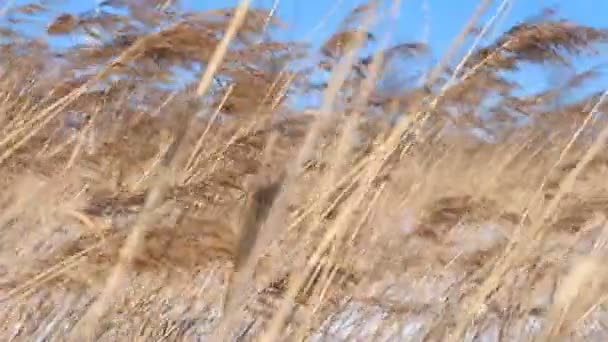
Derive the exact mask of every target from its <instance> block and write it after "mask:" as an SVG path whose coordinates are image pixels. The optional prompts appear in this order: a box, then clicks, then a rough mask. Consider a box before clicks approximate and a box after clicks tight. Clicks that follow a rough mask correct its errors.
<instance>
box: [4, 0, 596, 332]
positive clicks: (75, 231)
mask: <svg viewBox="0 0 608 342" xmlns="http://www.w3.org/2000/svg"><path fill="white" fill-rule="evenodd" d="M151 5H154V6H156V7H154V6H150V7H145V6H134V5H133V4H132V2H130V1H116V2H112V3H108V4H106V6H117V7H120V8H122V9H125V8H126V9H127V10H128V11H129V15H127V16H123V15H118V14H113V13H112V12H100V13H97V14H91V13H85V14H82V15H77V14H65V13H64V14H61V15H60V16H58V17H56V19H55V20H54V21H53V22H52V23H51V24H50V25H49V26H48V27H47V31H48V33H49V34H51V35H86V36H88V37H89V39H94V40H97V41H98V43H97V44H93V45H89V46H76V47H72V48H68V49H66V50H64V51H62V52H61V53H59V54H58V53H56V52H53V51H51V48H50V47H49V46H48V45H46V44H45V43H44V42H43V41H41V40H40V39H36V38H31V37H21V36H20V33H19V32H17V31H14V30H13V31H11V30H6V32H5V33H3V34H4V35H5V36H7V37H12V38H11V40H9V41H8V42H4V41H3V42H2V46H1V47H2V50H1V54H2V56H3V58H4V59H3V60H4V62H3V64H0V66H1V67H2V69H0V71H1V72H2V74H1V75H2V79H1V84H2V87H1V88H0V114H1V117H0V122H2V124H3V126H2V127H3V128H2V135H0V152H1V154H0V161H1V163H2V164H1V165H0V168H1V170H2V175H3V176H4V177H3V181H2V183H3V184H2V185H3V188H4V189H5V191H3V193H2V195H1V198H0V200H1V201H2V208H3V210H2V213H1V215H0V223H1V224H2V235H1V237H0V246H1V248H0V288H1V289H2V290H1V291H0V301H1V302H2V307H3V311H2V313H1V315H2V322H3V325H2V333H1V335H2V336H5V337H6V338H8V339H15V340H27V339H31V338H37V339H52V340H62V339H65V338H68V337H69V338H74V339H76V340H79V339H82V338H85V339H93V338H94V339H101V340H116V339H146V340H148V339H158V340H163V339H169V340H181V339H186V340H191V339H210V340H227V339H229V338H230V337H231V338H237V337H238V338H239V339H247V340H249V339H256V340H263V341H270V340H285V339H287V340H293V339H310V340H335V339H339V340H351V339H379V340H387V339H388V340H400V339H414V340H425V339H426V340H449V339H452V340H461V339H462V338H464V337H465V336H466V337H467V338H468V339H474V338H475V337H478V338H482V337H483V338H487V339H489V340H500V339H501V338H502V339H507V340H511V339H514V340H522V339H524V340H527V339H531V340H532V339H540V340H549V339H552V338H557V337H569V338H573V339H582V338H588V339H598V340H602V339H604V338H605V336H604V335H605V328H604V321H605V319H606V318H605V317H604V316H605V310H604V309H603V301H604V297H605V293H606V289H607V287H606V285H607V284H606V279H607V278H606V276H605V274H604V270H603V268H602V267H601V263H600V260H602V258H603V257H605V255H604V253H605V243H604V240H605V239H606V233H607V231H606V228H605V227H606V216H607V215H608V202H607V201H608V189H606V188H605V186H604V183H605V182H604V179H605V176H606V174H605V173H606V170H607V166H608V165H607V161H606V160H605V157H604V156H603V155H602V153H600V152H601V148H602V147H603V146H605V143H606V141H605V140H606V138H607V137H606V131H605V130H604V129H603V127H602V125H601V124H602V123H603V120H602V118H601V115H599V113H601V112H602V110H603V109H604V108H605V104H604V103H603V100H604V99H603V97H604V96H602V94H601V93H599V94H592V95H591V96H589V97H587V98H585V99H583V100H580V101H578V102H574V103H568V104H565V105H564V106H562V107H559V108H555V106H554V105H553V100H554V99H555V98H558V97H559V96H561V94H562V93H563V92H564V91H565V90H568V89H571V88H575V87H576V86H577V85H580V84H581V83H582V82H583V81H585V80H586V79H590V78H593V77H594V76H596V70H595V69H591V70H589V71H587V72H583V73H580V74H576V75H573V76H572V77H571V78H570V79H568V80H567V82H566V83H565V84H566V85H565V86H564V87H563V88H556V89H550V90H548V91H547V92H544V93H542V94H536V95H534V96H516V95H514V94H515V93H514V91H515V90H516V89H517V88H518V87H521V86H522V85H520V84H516V83H515V82H514V81H511V80H507V78H505V77H504V74H505V73H508V72H510V71H513V70H516V69H517V68H519V67H521V66H522V65H523V64H524V63H538V62H546V63H549V62H551V63H558V64H559V63H561V64H568V63H570V62H569V60H568V56H569V55H572V54H578V55H584V54H585V53H587V52H588V51H589V50H590V49H592V48H594V47H596V46H598V44H599V43H602V42H605V41H606V39H607V38H608V34H607V33H606V31H605V30H602V29H597V28H591V27H585V26H580V25H576V24H574V23H571V22H565V21H559V20H555V19H553V18H551V17H550V15H548V17H542V18H537V21H528V22H524V23H522V24H519V25H517V26H515V27H513V28H512V29H511V30H508V31H507V32H506V33H504V34H503V35H502V36H501V37H500V38H499V39H498V40H497V41H496V42H494V43H492V44H489V45H487V46H485V47H479V46H477V47H473V48H472V49H471V51H470V52H471V53H470V54H468V55H467V56H465V58H464V59H463V60H462V61H461V62H460V63H458V64H457V65H442V64H440V65H438V66H437V68H436V69H434V70H433V71H432V72H431V73H430V76H429V77H428V78H427V79H426V83H425V84H424V85H422V86H420V87H416V86H411V85H407V84H406V85H395V83H394V82H392V83H391V79H390V75H391V74H394V73H395V69H394V68H395V66H394V65H393V64H392V63H394V62H395V63H396V62H405V64H406V65H407V62H408V61H410V60H412V59H414V58H422V57H423V56H425V55H427V54H428V53H429V49H428V47H426V46H425V45H424V44H421V43H417V42H405V43H400V44H397V45H395V46H392V47H389V48H386V49H383V48H379V49H377V50H376V51H375V52H374V53H373V54H372V55H367V56H365V55H364V56H359V55H357V54H356V51H357V49H358V47H361V46H362V45H364V44H366V43H369V42H371V41H377V39H376V35H375V34H372V33H371V32H368V29H367V28H368V27H369V26H372V25H373V17H374V16H373V15H371V14H372V13H375V10H376V9H377V8H376V7H375V5H377V4H375V3H374V2H370V3H369V4H367V5H365V6H361V7H358V8H356V9H354V10H353V11H352V12H351V13H350V14H349V15H348V16H347V17H346V18H345V20H344V21H343V23H342V25H341V27H340V28H339V29H338V32H337V33H336V34H335V35H334V36H332V37H330V38H329V39H328V40H327V42H326V43H325V44H324V45H323V47H322V49H321V55H322V58H321V60H320V61H316V62H314V63H313V64H314V66H313V67H304V68H296V67H292V65H291V64H290V63H291V62H298V63H301V62H302V60H303V58H304V57H306V56H307V46H306V45H304V44H300V43H291V42H278V41H276V42H275V41H272V38H271V33H272V30H273V29H277V27H279V26H280V25H281V23H280V22H279V21H278V20H275V18H274V17H271V16H270V15H269V13H268V12H267V11H264V10H246V7H247V2H243V3H241V5H240V7H238V8H237V9H234V10H232V9H230V10H217V11H208V12H203V13H195V14H184V13H179V11H178V8H177V7H175V6H174V5H173V4H172V3H171V2H159V3H154V4H151ZM501 8H502V7H501ZM45 10H47V8H46V7H45V6H41V5H40V4H37V5H36V4H35V5H30V6H25V7H18V8H16V9H15V10H14V12H12V13H11V16H10V17H9V19H8V20H9V23H13V24H14V23H16V22H17V21H18V19H19V20H27V18H28V16H31V15H35V14H37V13H39V12H40V11H45ZM484 10H487V6H486V4H485V2H482V4H481V6H480V9H479V11H478V14H480V13H482V12H483V11H484ZM501 14H502V12H500V10H499V12H498V14H497V16H500V15H501ZM545 14H547V13H545ZM497 16H496V17H497ZM496 17H493V18H494V19H495V18H496ZM475 18H477V17H475V16H474V18H473V19H474V20H472V21H471V22H470V23H469V24H468V25H467V27H465V28H463V32H462V33H461V35H460V38H461V40H463V39H464V38H466V37H467V36H468V35H470V34H471V33H475V34H477V35H482V34H483V32H485V31H487V28H488V26H484V27H483V28H482V29H481V30H475V25H476V23H475ZM477 19H479V18H477ZM494 19H491V21H492V20H494ZM490 23H491V22H490ZM490 23H488V24H487V25H490ZM153 28H159V29H158V30H154V29H153ZM16 37H20V38H22V39H17V38H16ZM269 37H270V38H269ZM461 43H462V41H458V40H457V41H456V42H455V47H456V48H457V47H458V45H460V44H461ZM22 51H30V52H35V54H32V55H31V57H30V58H23V57H21V56H22V55H21V53H22ZM45 58H47V59H50V58H53V59H55V60H56V61H57V70H59V72H56V73H55V75H56V76H55V78H52V77H36V75H35V73H36V72H38V74H39V75H45V72H48V70H47V67H45V65H46V64H48V63H45ZM201 63H202V65H204V66H205V67H204V68H202V71H200V72H198V71H196V68H195V67H193V66H194V65H199V66H200V65H201ZM298 63H296V65H298ZM398 64H399V63H397V65H398ZM172 67H181V68H186V69H188V68H192V70H193V71H194V72H195V74H196V76H197V80H196V81H195V82H192V83H191V84H187V85H186V86H185V87H184V88H183V89H178V91H175V90H171V89H169V90H167V89H166V87H162V85H163V84H164V85H166V84H169V83H171V82H172V81H174V80H175V79H174V78H173V77H174V75H173V74H171V70H172V69H171V68H172ZM57 70H56V71H57ZM32 71H33V72H34V74H32ZM312 71H315V72H317V71H318V72H327V71H329V72H328V73H327V79H326V81H324V82H322V83H321V84H319V83H317V82H316V81H315V82H312V81H311V79H308V78H307V77H306V76H307V75H309V74H310V73H311V72H312ZM406 71H407V70H406ZM39 75H38V76H39ZM57 75H60V76H57ZM393 81H394V80H393ZM387 84H388V85H387ZM319 89H321V90H322V93H323V94H322V95H323V101H322V104H321V106H320V108H319V110H318V111H315V112H309V113H308V114H306V115H305V114H303V113H294V112H293V111H290V110H289V109H288V104H287V103H286V98H287V97H288V95H289V94H298V92H299V93H300V94H302V93H304V94H305V95H307V94H314V93H315V92H317V91H318V90H319ZM490 96H497V101H495V102H494V103H493V104H491V105H490V106H489V107H488V104H487V103H486V102H485V100H486V99H487V98H488V97H490ZM201 98H202V101H200V99H201ZM480 108H483V109H480ZM201 111H202V113H201ZM480 111H483V112H484V113H480ZM403 113H408V114H409V115H407V116H404V115H402V114H403ZM201 114H202V115H201ZM399 114H401V115H399ZM481 114H487V115H481ZM522 116H525V117H526V118H527V119H529V120H530V121H529V122H530V124H529V125H528V126H527V127H519V126H515V125H513V123H514V122H515V121H517V120H519V119H521V117H522ZM482 117H483V119H482ZM387 118H388V119H387ZM591 118H593V119H594V120H595V121H594V122H591V120H590V119H591ZM471 128H477V129H481V130H484V131H485V132H486V133H487V134H491V135H492V137H493V138H494V139H495V140H496V142H493V143H490V142H487V141H484V140H481V139H479V138H477V137H475V136H473V135H472V134H471V133H470V132H471V131H470V129H471Z"/></svg>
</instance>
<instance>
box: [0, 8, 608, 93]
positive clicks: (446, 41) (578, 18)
mask: <svg viewBox="0 0 608 342" xmlns="http://www.w3.org/2000/svg"><path fill="white" fill-rule="evenodd" d="M5 1H11V0H0V3H2V2H5ZM13 1H15V3H16V5H19V4H23V3H29V2H30V1H29V0H13ZM251 1H252V6H254V7H265V8H270V7H271V6H272V4H273V2H274V1H276V0H251ZM383 1H384V2H385V3H388V2H389V1H391V0H383ZM55 2H60V3H62V5H60V6H57V8H56V10H55V11H56V12H57V13H59V12H62V11H63V12H75V13H77V12H82V11H86V10H90V9H92V8H94V7H95V6H96V3H97V2H98V0H55ZM181 2H182V4H183V5H184V6H185V7H187V8H192V9H196V10H200V9H208V8H218V7H231V6H234V5H236V4H237V3H238V0H181ZM362 2H363V1H362V0H334V1H330V0H306V1H304V0H279V5H278V16H279V18H281V19H282V20H283V21H284V22H285V23H286V24H287V25H288V29H287V30H286V31H285V32H284V33H283V34H282V36H284V37H285V38H290V39H305V38H306V39H308V41H309V42H311V43H313V44H315V43H316V44H318V43H319V42H322V41H323V40H324V39H326V38H327V37H328V36H329V35H330V34H331V32H333V31H334V30H335V29H336V27H337V26H338V24H339V22H340V20H341V19H342V18H343V17H344V15H345V14H346V13H347V12H348V11H349V10H351V9H352V8H354V7H355V6H357V5H359V4H361V3H362ZM479 2H480V1H479V0H401V6H400V12H399V18H398V21H397V24H395V25H394V27H392V29H393V30H392V31H393V32H392V35H393V36H394V39H396V40H400V41H421V40H422V41H427V42H428V43H429V44H430V46H431V48H432V51H433V55H434V58H435V59H437V58H439V56H441V54H442V53H443V52H445V50H446V49H447V47H448V46H449V45H450V43H451V42H452V40H453V39H454V37H455V36H456V35H457V34H458V33H459V31H460V30H461V28H462V27H463V26H464V24H465V23H466V22H467V21H468V20H469V18H470V17H471V15H472V13H473V12H474V11H475V8H476V7H477V6H478V4H479ZM500 2H501V1H499V0H498V1H494V4H493V5H492V6H491V8H490V10H489V11H488V12H487V15H486V16H485V17H484V19H486V20H487V19H488V18H489V17H490V16H492V15H493V14H494V13H495V12H496V9H497V8H498V6H499V4H500ZM509 3H510V6H509V8H508V10H507V15H506V16H505V17H504V18H503V19H502V20H501V21H500V22H499V25H498V26H497V27H496V31H492V32H493V33H494V34H492V35H490V36H488V39H490V40H491V39H493V38H495V37H496V36H497V35H498V34H499V33H500V32H502V31H503V30H505V29H508V28H509V27H510V26H512V25H513V24H516V23H518V22H520V21H522V20H524V19H526V18H529V17H531V16H533V15H535V14H537V13H539V11H540V9H542V8H545V7H554V8H556V9H557V10H558V14H559V15H560V16H561V17H565V18H567V19H570V20H572V21H575V22H578V23H581V24H585V25H591V26H596V27H608V16H607V14H608V0H561V1H547V0H513V1H510V2H509ZM41 20H44V19H41ZM320 22H323V23H324V24H323V25H320ZM382 22H383V23H385V24H386V23H387V22H388V21H387V20H386V19H384V20H383V21H382ZM384 26H385V28H386V25H384ZM605 56H607V55H606V54H604V57H603V58H604V62H608V59H607V58H606V57H605ZM597 61H601V59H599V60H598V59H595V60H594V62H597ZM589 65H590V64H589V63H582V62H581V63H578V64H577V68H578V69H584V68H586V67H588V66H589ZM541 69H542V68H530V69H529V70H527V71H526V73H525V75H524V76H525V78H526V83H527V84H526V86H527V87H529V89H531V90H540V89H542V88H544V87H545V86H547V85H548V82H549V83H550V82H551V80H550V79H548V77H547V75H546V72H543V71H542V70H541Z"/></svg>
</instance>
